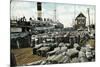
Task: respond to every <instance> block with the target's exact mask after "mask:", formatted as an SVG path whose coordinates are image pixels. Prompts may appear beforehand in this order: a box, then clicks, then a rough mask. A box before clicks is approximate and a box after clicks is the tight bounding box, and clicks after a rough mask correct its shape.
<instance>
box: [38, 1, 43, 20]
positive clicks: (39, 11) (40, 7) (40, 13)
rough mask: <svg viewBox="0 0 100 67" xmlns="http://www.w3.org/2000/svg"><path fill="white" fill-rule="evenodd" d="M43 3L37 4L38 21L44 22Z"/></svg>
mask: <svg viewBox="0 0 100 67" xmlns="http://www.w3.org/2000/svg"><path fill="white" fill-rule="evenodd" d="M41 17H42V3H41V2H37V20H42V18H41Z"/></svg>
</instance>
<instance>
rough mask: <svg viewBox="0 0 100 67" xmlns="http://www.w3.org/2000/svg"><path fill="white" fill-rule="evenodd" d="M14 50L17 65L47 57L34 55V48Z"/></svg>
mask: <svg viewBox="0 0 100 67" xmlns="http://www.w3.org/2000/svg"><path fill="white" fill-rule="evenodd" d="M12 51H13V52H14V54H15V57H16V62H17V65H22V64H27V63H31V62H34V61H38V60H41V59H45V57H41V56H37V55H32V48H21V49H14V50H12Z"/></svg>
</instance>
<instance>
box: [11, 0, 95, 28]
mask: <svg viewBox="0 0 100 67" xmlns="http://www.w3.org/2000/svg"><path fill="white" fill-rule="evenodd" d="M55 6H56V7H55ZM87 8H89V10H90V12H89V13H90V23H91V24H94V23H95V21H96V20H95V14H96V6H95V5H79V4H67V3H48V2H42V17H43V18H50V19H52V20H54V16H55V12H54V10H55V9H56V17H57V18H56V19H57V20H58V21H60V22H61V23H62V24H64V27H71V26H72V25H73V24H74V22H73V21H74V19H75V17H76V16H77V15H78V14H79V13H80V12H82V13H83V14H84V15H85V16H86V25H88V24H89V23H88V12H87ZM23 16H25V17H26V19H27V20H29V18H30V17H32V18H37V2H34V1H12V2H11V19H15V18H20V17H23Z"/></svg>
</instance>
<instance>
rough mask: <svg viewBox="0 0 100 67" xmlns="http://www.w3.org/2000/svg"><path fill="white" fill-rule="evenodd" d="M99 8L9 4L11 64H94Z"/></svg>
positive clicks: (69, 5)
mask: <svg viewBox="0 0 100 67" xmlns="http://www.w3.org/2000/svg"><path fill="white" fill-rule="evenodd" d="M95 24H96V5H85V4H71V3H56V2H38V1H16V0H11V1H10V65H11V66H34V65H51V64H68V63H84V62H95V46H96V45H95Z"/></svg>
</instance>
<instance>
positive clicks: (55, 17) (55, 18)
mask: <svg viewBox="0 0 100 67" xmlns="http://www.w3.org/2000/svg"><path fill="white" fill-rule="evenodd" d="M54 6H55V7H54V20H55V21H56V20H57V16H56V4H55V5H54Z"/></svg>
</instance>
